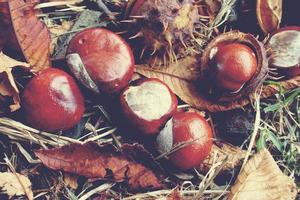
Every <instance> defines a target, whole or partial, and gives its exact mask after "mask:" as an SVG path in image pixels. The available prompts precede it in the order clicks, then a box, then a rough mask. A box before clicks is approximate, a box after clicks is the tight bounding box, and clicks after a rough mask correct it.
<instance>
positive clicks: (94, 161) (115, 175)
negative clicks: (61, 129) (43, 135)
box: [35, 142, 162, 190]
mask: <svg viewBox="0 0 300 200" xmlns="http://www.w3.org/2000/svg"><path fill="white" fill-rule="evenodd" d="M35 154H36V156H37V157H38V158H39V159H40V160H41V161H42V163H43V164H44V165H46V166H47V167H49V168H51V169H54V170H63V171H65V172H70V173H75V174H79V175H82V176H85V177H87V178H100V179H111V180H114V181H117V182H122V181H127V183H128V185H129V188H130V189H131V190H139V189H148V188H151V189H154V188H161V187H162V184H161V182H160V180H159V179H158V176H156V175H155V173H154V172H153V171H152V170H150V169H149V168H147V167H145V166H144V165H142V164H140V163H137V162H135V161H134V160H132V159H131V158H129V157H128V156H127V155H126V154H124V153H123V152H120V151H117V150H116V149H115V148H114V147H113V146H112V145H106V146H99V145H97V144H96V143H92V142H89V143H85V144H83V145H81V144H71V145H67V146H63V147H61V148H54V149H50V150H38V151H35Z"/></svg>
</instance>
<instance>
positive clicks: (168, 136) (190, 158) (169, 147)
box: [156, 111, 213, 170]
mask: <svg viewBox="0 0 300 200" xmlns="http://www.w3.org/2000/svg"><path fill="white" fill-rule="evenodd" d="M156 144H157V148H158V150H159V152H161V153H169V152H171V151H175V152H173V153H171V154H170V155H169V158H170V161H171V162H172V163H173V164H174V165H175V166H176V167H178V168H180V169H182V170H187V169H191V168H193V167H197V166H199V165H200V164H201V163H202V162H203V161H204V159H205V158H206V157H207V156H208V155H209V153H210V151H211V147H212V144H213V133H212V129H211V127H210V125H209V123H208V122H207V121H206V119H205V118H204V117H203V116H201V115H200V114H198V113H196V112H191V111H190V112H177V113H176V114H174V115H173V117H172V118H171V119H170V120H169V121H168V122H167V123H166V125H165V127H164V128H163V129H162V130H161V131H160V133H159V135H158V137H157V139H156Z"/></svg>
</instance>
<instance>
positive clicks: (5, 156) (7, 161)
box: [4, 154, 33, 200]
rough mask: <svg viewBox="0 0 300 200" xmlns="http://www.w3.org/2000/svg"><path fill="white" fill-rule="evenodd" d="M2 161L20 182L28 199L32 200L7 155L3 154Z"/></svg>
mask: <svg viewBox="0 0 300 200" xmlns="http://www.w3.org/2000/svg"><path fill="white" fill-rule="evenodd" d="M4 161H5V162H6V165H7V166H8V167H9V169H10V171H12V173H13V174H14V175H15V176H16V178H17V180H18V182H19V183H20V185H21V187H22V189H23V192H24V194H25V195H26V197H27V198H28V199H29V200H32V199H33V196H32V195H30V194H28V191H27V190H26V187H25V186H24V184H23V182H22V181H21V179H20V177H19V176H18V174H17V172H16V170H15V168H14V166H13V165H12V164H11V162H10V160H9V159H8V157H7V155H6V154H4Z"/></svg>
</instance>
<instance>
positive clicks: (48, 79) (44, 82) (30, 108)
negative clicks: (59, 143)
mask: <svg viewBox="0 0 300 200" xmlns="http://www.w3.org/2000/svg"><path fill="white" fill-rule="evenodd" d="M22 106H23V108H24V112H25V115H24V116H25V117H26V121H27V122H28V123H29V124H30V125H32V126H33V127H34V128H37V129H39V130H43V131H50V132H57V131H61V130H67V129H70V128H72V127H73V126H75V125H76V124H78V123H79V121H80V119H81V117H82V115H83V113H84V110H85V106H84V99H83V96H82V94H81V92H80V90H79V87H78V86H77V84H76V82H75V80H74V79H73V78H72V77H71V76H70V75H69V74H67V73H66V72H64V71H62V70H59V69H54V68H48V69H45V70H42V71H41V72H40V73H39V74H38V75H37V76H35V77H34V78H32V79H31V80H30V81H29V83H28V84H27V85H26V87H25V90H24V93H23V95H22Z"/></svg>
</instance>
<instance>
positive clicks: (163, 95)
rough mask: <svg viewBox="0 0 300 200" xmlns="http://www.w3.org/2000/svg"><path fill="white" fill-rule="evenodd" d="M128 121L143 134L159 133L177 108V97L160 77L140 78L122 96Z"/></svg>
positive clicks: (121, 101) (122, 104)
mask: <svg viewBox="0 0 300 200" xmlns="http://www.w3.org/2000/svg"><path fill="white" fill-rule="evenodd" d="M120 103H121V108H122V111H123V113H124V116H125V117H126V119H127V121H128V122H130V123H131V124H132V125H133V126H134V128H136V129H137V130H139V131H141V133H143V134H148V135H151V134H157V133H158V132H159V130H160V128H161V127H162V126H163V125H164V123H165V122H166V121H167V120H168V119H169V118H170V117H171V116H172V114H173V113H174V112H175V111H176V109H177V98H176V96H175V94H174V93H173V92H172V91H171V90H170V88H169V87H168V86H167V85H166V84H165V83H163V82H162V81H160V80H159V79H155V78H150V79H144V80H138V81H137V82H135V83H134V84H132V85H130V86H129V87H127V88H126V89H125V90H124V91H123V92H122V93H121V96H120Z"/></svg>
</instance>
